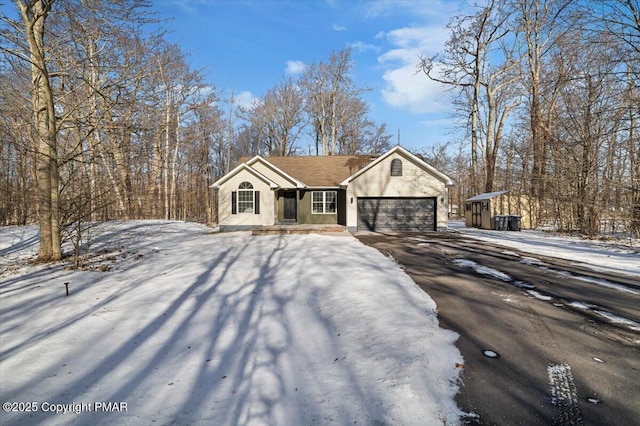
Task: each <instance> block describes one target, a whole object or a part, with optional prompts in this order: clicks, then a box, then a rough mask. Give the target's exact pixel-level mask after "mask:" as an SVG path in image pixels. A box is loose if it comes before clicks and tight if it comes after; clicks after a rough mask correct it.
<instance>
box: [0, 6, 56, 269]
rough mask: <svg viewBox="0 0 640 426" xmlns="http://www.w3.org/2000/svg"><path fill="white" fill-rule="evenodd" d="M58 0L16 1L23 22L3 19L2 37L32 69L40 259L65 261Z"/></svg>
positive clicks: (11, 50) (13, 52)
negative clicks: (54, 66)
mask: <svg viewBox="0 0 640 426" xmlns="http://www.w3.org/2000/svg"><path fill="white" fill-rule="evenodd" d="M54 2H55V0H47V1H44V0H29V1H27V0H16V2H15V4H16V7H17V9H18V11H19V16H20V17H19V19H20V20H19V21H14V20H10V19H9V18H7V17H3V21H4V22H5V23H6V24H8V26H9V28H8V29H6V30H3V31H2V37H3V38H4V39H5V40H7V41H8V42H9V43H11V44H12V45H13V46H15V48H13V49H11V48H10V49H4V51H5V52H6V53H10V54H13V55H15V56H17V57H18V58H20V59H21V60H23V61H24V62H25V63H27V64H29V65H30V68H31V83H32V96H31V105H32V108H31V110H32V115H33V118H32V120H33V124H34V128H35V131H36V138H37V140H36V143H35V152H36V164H37V166H36V167H37V200H38V202H37V204H38V209H37V212H38V224H39V227H40V247H39V249H38V259H39V260H41V261H51V260H59V259H61V258H62V248H61V240H60V226H59V205H58V190H59V172H58V140H57V137H58V130H57V125H58V124H57V122H56V110H55V103H54V94H53V89H52V84H51V80H52V79H53V78H55V76H56V73H55V71H52V70H51V69H50V68H51V66H50V56H49V55H50V51H49V46H48V37H47V35H46V31H47V25H46V22H47V18H48V17H49V15H50V13H51V8H52V5H53V3H54Z"/></svg>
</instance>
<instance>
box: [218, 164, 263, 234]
mask: <svg viewBox="0 0 640 426" xmlns="http://www.w3.org/2000/svg"><path fill="white" fill-rule="evenodd" d="M245 181H246V182H251V184H252V185H253V189H254V191H260V214H255V213H254V214H250V213H237V214H231V192H233V191H237V189H238V185H240V183H242V182H245ZM218 197H219V199H218V206H219V208H218V223H219V224H220V225H222V226H255V225H258V226H260V225H273V224H274V223H275V221H274V218H275V202H274V195H273V191H272V190H271V188H270V187H269V184H267V183H265V182H264V181H263V180H261V179H258V178H257V177H256V176H254V175H253V174H251V173H249V172H248V171H246V170H241V171H240V172H238V173H237V174H236V175H235V176H233V177H232V178H230V179H229V180H227V181H226V182H225V183H224V184H222V185H221V186H220V189H219V190H218Z"/></svg>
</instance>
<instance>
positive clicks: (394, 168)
mask: <svg viewBox="0 0 640 426" xmlns="http://www.w3.org/2000/svg"><path fill="white" fill-rule="evenodd" d="M391 176H402V161H401V160H399V159H397V158H394V159H393V160H391Z"/></svg>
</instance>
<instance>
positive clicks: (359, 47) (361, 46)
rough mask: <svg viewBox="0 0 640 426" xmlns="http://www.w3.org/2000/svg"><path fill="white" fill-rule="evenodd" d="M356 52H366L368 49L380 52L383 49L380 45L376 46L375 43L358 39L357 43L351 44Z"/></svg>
mask: <svg viewBox="0 0 640 426" xmlns="http://www.w3.org/2000/svg"><path fill="white" fill-rule="evenodd" d="M349 47H351V48H352V49H353V50H354V52H356V53H365V52H368V51H373V52H379V51H380V50H381V48H380V46H376V45H375V44H367V43H363V42H361V41H356V42H355V43H351V44H349Z"/></svg>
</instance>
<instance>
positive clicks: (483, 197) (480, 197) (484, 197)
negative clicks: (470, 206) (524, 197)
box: [467, 191, 509, 201]
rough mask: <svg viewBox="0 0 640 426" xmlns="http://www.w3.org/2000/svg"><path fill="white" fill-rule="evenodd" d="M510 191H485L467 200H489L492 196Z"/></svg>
mask: <svg viewBox="0 0 640 426" xmlns="http://www.w3.org/2000/svg"><path fill="white" fill-rule="evenodd" d="M507 192H509V191H496V192H485V193H484V194H479V195H476V196H474V197H471V198H467V201H482V200H489V199H491V198H494V197H497V196H499V195H502V194H506V193H507Z"/></svg>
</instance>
